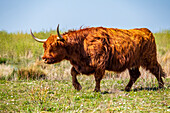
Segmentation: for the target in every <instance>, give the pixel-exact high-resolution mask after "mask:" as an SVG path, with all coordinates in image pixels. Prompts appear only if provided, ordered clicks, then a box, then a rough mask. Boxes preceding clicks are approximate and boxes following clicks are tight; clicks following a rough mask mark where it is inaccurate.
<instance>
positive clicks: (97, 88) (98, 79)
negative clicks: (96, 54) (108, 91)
mask: <svg viewBox="0 0 170 113" xmlns="http://www.w3.org/2000/svg"><path fill="white" fill-rule="evenodd" d="M104 73H105V71H102V70H97V71H96V72H95V73H94V77H95V81H96V86H95V89H94V92H101V91H100V82H101V80H102V78H103V75H104Z"/></svg>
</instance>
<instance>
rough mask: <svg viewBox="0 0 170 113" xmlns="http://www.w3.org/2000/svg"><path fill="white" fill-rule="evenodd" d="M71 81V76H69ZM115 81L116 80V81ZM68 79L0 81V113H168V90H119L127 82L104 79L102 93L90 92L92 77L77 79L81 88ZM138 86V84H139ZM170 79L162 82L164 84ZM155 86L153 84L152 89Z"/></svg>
mask: <svg viewBox="0 0 170 113" xmlns="http://www.w3.org/2000/svg"><path fill="white" fill-rule="evenodd" d="M69 78H70V80H71V77H69ZM117 79H118V78H117ZM70 80H62V81H59V80H56V81H45V80H42V81H5V80H1V81H0V82H1V83H0V87H1V89H0V112H39V111H49V112H106V111H107V112H132V111H133V112H168V111H169V110H170V108H169V107H170V106H169V105H170V99H169V95H170V93H169V92H170V89H169V88H165V89H159V90H156V89H151V90H149V89H143V90H139V91H131V92H125V91H122V90H121V89H123V88H124V87H125V85H126V84H127V82H128V81H127V80H124V81H122V80H121V79H119V81H122V83H117V81H118V80H111V79H104V80H103V81H102V83H101V88H102V92H103V93H95V92H93V88H94V79H93V77H92V76H91V77H86V76H82V77H79V81H80V82H81V84H82V86H83V89H82V90H81V91H76V90H75V89H74V88H73V86H72V84H71V81H70ZM139 82H140V83H142V81H141V80H140V81H139ZM168 82H169V83H170V79H166V84H168ZM154 85H155V84H153V87H154ZM137 88H139V89H140V87H137ZM107 92H108V93H107Z"/></svg>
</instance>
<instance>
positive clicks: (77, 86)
mask: <svg viewBox="0 0 170 113" xmlns="http://www.w3.org/2000/svg"><path fill="white" fill-rule="evenodd" d="M78 74H79V73H78V72H77V71H76V70H75V68H74V67H72V68H71V75H72V84H73V86H74V88H75V89H76V90H78V91H79V90H81V89H82V87H81V85H80V83H79V82H78V80H77V77H76V76H77V75H78Z"/></svg>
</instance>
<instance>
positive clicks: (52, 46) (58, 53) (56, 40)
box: [31, 25, 67, 64]
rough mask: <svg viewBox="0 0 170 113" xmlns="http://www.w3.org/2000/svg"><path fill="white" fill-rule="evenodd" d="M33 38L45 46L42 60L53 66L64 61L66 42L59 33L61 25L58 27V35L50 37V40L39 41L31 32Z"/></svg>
mask: <svg viewBox="0 0 170 113" xmlns="http://www.w3.org/2000/svg"><path fill="white" fill-rule="evenodd" d="M31 35H32V37H33V38H34V39H35V40H36V41H38V42H41V43H44V44H43V47H44V56H43V57H42V59H43V60H44V62H45V63H47V64H53V63H57V62H60V61H62V60H63V59H65V57H66V54H67V52H66V48H65V40H64V38H63V37H62V36H61V35H60V33H59V25H58V27H57V35H50V37H49V38H48V39H38V38H36V37H35V36H34V34H33V33H32V31H31Z"/></svg>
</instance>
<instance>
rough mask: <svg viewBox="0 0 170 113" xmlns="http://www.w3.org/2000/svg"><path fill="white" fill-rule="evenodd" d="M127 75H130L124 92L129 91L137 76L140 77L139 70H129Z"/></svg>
mask: <svg viewBox="0 0 170 113" xmlns="http://www.w3.org/2000/svg"><path fill="white" fill-rule="evenodd" d="M129 74H130V80H129V83H128V84H127V86H126V88H125V90H126V91H130V89H131V87H132V85H133V84H134V83H135V82H136V80H137V79H138V78H139V76H140V71H139V68H132V69H129Z"/></svg>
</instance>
